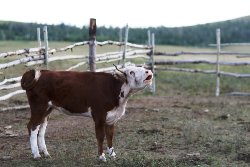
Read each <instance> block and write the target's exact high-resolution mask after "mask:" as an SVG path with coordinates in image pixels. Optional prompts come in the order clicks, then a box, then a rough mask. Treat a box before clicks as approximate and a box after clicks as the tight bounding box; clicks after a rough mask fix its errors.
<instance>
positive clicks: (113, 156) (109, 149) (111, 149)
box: [107, 147, 116, 158]
mask: <svg viewBox="0 0 250 167" xmlns="http://www.w3.org/2000/svg"><path fill="white" fill-rule="evenodd" d="M107 152H108V154H109V156H110V157H112V158H115V156H116V153H115V151H114V147H111V148H108V147H107Z"/></svg>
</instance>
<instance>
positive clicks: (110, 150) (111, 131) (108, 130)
mask: <svg viewBox="0 0 250 167" xmlns="http://www.w3.org/2000/svg"><path fill="white" fill-rule="evenodd" d="M114 130H115V126H114V125H107V124H106V126H105V133H106V139H107V144H108V148H107V152H108V154H109V157H110V158H115V156H116V153H115V151H114V147H113V136H114Z"/></svg>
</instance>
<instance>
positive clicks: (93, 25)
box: [89, 18, 96, 72]
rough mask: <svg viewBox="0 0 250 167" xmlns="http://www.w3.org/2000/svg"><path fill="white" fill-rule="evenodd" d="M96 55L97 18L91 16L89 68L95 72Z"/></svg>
mask: <svg viewBox="0 0 250 167" xmlns="http://www.w3.org/2000/svg"><path fill="white" fill-rule="evenodd" d="M95 56H96V19H93V18H91V19H90V23H89V69H90V71H93V72H95V70H96V64H95Z"/></svg>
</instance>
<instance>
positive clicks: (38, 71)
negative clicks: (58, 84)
mask: <svg viewBox="0 0 250 167" xmlns="http://www.w3.org/2000/svg"><path fill="white" fill-rule="evenodd" d="M40 76H41V71H40V70H36V71H35V80H36V81H38V79H39V78H40Z"/></svg>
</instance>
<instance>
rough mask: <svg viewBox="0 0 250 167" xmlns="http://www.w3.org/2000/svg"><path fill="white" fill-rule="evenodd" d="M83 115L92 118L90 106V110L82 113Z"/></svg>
mask: <svg viewBox="0 0 250 167" xmlns="http://www.w3.org/2000/svg"><path fill="white" fill-rule="evenodd" d="M82 115H83V116H84V117H89V118H92V114H91V108H90V107H89V108H88V112H84V113H82Z"/></svg>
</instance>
